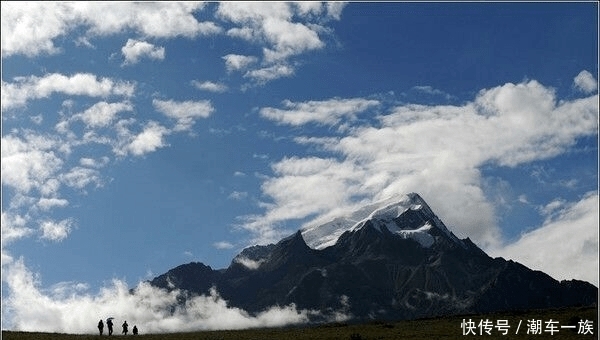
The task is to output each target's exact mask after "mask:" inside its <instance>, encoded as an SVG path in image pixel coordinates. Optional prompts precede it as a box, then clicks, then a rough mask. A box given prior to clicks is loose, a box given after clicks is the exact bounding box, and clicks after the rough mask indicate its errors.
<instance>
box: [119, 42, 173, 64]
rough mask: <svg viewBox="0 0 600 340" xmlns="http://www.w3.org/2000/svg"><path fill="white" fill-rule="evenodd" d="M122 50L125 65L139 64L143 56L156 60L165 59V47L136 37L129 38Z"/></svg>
mask: <svg viewBox="0 0 600 340" xmlns="http://www.w3.org/2000/svg"><path fill="white" fill-rule="evenodd" d="M121 52H122V53H123V56H124V57H125V61H124V62H123V65H133V64H137V63H138V62H139V61H140V59H141V58H143V57H147V58H149V59H154V60H163V59H165V48H164V47H157V46H154V45H153V44H151V43H149V42H146V41H140V40H135V39H127V43H126V44H125V46H123V48H121Z"/></svg>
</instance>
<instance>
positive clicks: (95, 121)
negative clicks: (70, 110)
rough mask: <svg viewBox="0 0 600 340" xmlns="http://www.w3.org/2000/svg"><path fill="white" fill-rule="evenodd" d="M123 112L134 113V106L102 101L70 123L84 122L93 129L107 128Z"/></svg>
mask: <svg viewBox="0 0 600 340" xmlns="http://www.w3.org/2000/svg"><path fill="white" fill-rule="evenodd" d="M122 111H133V105H132V104H131V103H129V102H120V103H107V102H104V101H102V102H98V103H96V104H94V105H92V106H91V107H89V108H88V109H86V110H85V111H83V112H81V113H77V114H75V115H73V116H72V117H71V118H70V121H78V120H79V121H82V122H83V123H84V124H85V125H86V127H88V128H92V129H93V128H100V127H106V126H108V125H110V124H111V123H113V121H114V120H115V119H116V118H117V114H118V113H119V112H122Z"/></svg>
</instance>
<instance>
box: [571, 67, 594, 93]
mask: <svg viewBox="0 0 600 340" xmlns="http://www.w3.org/2000/svg"><path fill="white" fill-rule="evenodd" d="M573 85H574V86H575V88H576V89H578V90H580V91H582V92H583V93H592V92H594V91H596V90H597V89H598V81H597V80H596V79H595V78H594V76H593V75H592V74H591V73H590V72H588V71H586V70H583V71H581V72H579V74H578V75H577V76H576V77H575V79H573Z"/></svg>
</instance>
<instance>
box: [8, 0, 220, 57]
mask: <svg viewBox="0 0 600 340" xmlns="http://www.w3.org/2000/svg"><path fill="white" fill-rule="evenodd" d="M204 6H205V4H203V3H201V2H156V3H136V2H116V3H104V2H79V3H76V2H73V3H69V2H28V3H26V4H16V3H11V2H3V3H2V54H3V58H4V57H8V56H11V55H15V54H24V55H26V56H28V57H33V56H36V55H39V54H45V53H48V54H54V53H59V52H60V50H59V49H58V48H57V47H55V46H54V41H55V40H57V39H58V38H60V37H62V36H65V35H67V34H69V33H72V32H73V31H76V30H77V28H78V27H81V26H82V27H85V28H86V29H87V31H86V32H85V33H84V36H82V37H79V38H78V39H77V41H78V42H85V44H86V45H87V46H90V45H91V42H90V39H91V38H93V37H95V36H106V35H112V34H118V33H122V32H123V31H125V30H131V31H134V32H136V33H139V34H141V35H142V37H155V38H172V37H178V36H184V37H188V38H193V37H197V36H199V35H212V34H218V33H220V32H221V31H222V30H221V28H220V27H218V26H217V25H216V24H214V23H213V22H210V21H207V22H199V21H198V20H196V18H195V16H194V13H196V12H197V11H200V10H202V9H203V8H204ZM98 13H102V15H98ZM157 22H160V23H161V24H160V25H157V24H156V23H157Z"/></svg>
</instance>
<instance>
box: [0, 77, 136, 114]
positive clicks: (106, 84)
mask: <svg viewBox="0 0 600 340" xmlns="http://www.w3.org/2000/svg"><path fill="white" fill-rule="evenodd" d="M14 81H15V82H14V83H5V82H4V81H2V109H5V110H6V109H11V108H15V107H20V106H24V105H26V104H27V101H29V100H34V99H41V98H48V97H49V96H51V95H52V94H54V93H61V94H65V95H71V96H89V97H108V96H121V97H131V96H132V95H133V93H134V91H135V85H133V84H131V83H128V82H123V81H115V80H113V79H110V78H100V79H98V78H97V77H96V76H95V75H93V74H89V73H77V74H75V75H73V76H66V75H63V74H59V73H51V74H47V75H45V76H44V77H36V76H29V77H17V78H15V79H14Z"/></svg>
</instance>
